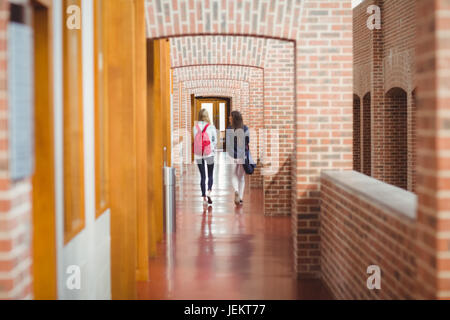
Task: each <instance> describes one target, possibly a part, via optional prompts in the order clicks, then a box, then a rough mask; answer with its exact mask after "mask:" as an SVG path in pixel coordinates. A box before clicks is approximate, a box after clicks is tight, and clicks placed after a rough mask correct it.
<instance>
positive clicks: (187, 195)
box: [138, 154, 330, 300]
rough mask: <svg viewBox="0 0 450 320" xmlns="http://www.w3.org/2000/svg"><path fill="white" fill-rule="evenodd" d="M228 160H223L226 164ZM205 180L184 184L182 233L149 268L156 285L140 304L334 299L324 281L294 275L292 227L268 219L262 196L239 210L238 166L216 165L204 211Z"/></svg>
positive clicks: (252, 196)
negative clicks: (233, 168) (210, 200)
mask: <svg viewBox="0 0 450 320" xmlns="http://www.w3.org/2000/svg"><path fill="white" fill-rule="evenodd" d="M223 157H224V154H219V156H218V158H220V160H223ZM199 179H200V174H199V173H198V169H197V167H196V166H195V165H193V166H191V167H190V168H189V169H188V172H186V173H185V174H184V175H183V178H182V179H181V181H179V187H178V193H177V221H176V223H177V232H176V235H175V236H174V237H173V238H172V239H171V240H169V241H171V242H172V244H169V245H167V241H165V242H164V243H161V244H160V245H159V248H158V256H157V257H156V258H154V259H151V260H150V281H148V282H139V283H138V297H139V299H156V300H158V299H176V300H180V299H183V300H184V299H189V300H191V299H192V300H198V299H205V300H210V299H225V300H229V299H232V300H253V299H255V300H259V299H261V300H263V299H271V300H278V299H283V300H290V299H329V298H330V295H329V294H328V291H327V290H326V289H325V288H324V287H323V286H322V285H321V282H320V281H317V280H298V279H297V278H296V276H295V274H294V272H293V262H292V259H293V258H292V237H291V220H290V218H289V217H265V216H264V215H263V210H262V206H263V198H262V190H254V189H252V190H250V189H249V188H248V184H247V187H246V191H245V196H244V201H245V202H244V205H243V206H242V207H236V206H235V204H234V202H233V197H234V192H233V188H232V186H231V166H230V165H227V164H222V163H219V164H216V168H215V173H214V187H213V201H214V203H213V205H212V206H210V207H207V208H205V207H204V206H203V204H202V198H201V191H200V186H199V181H200V180H199Z"/></svg>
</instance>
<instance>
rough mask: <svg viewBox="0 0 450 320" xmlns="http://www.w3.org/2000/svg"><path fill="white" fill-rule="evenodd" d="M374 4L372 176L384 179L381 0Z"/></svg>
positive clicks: (372, 37)
mask: <svg viewBox="0 0 450 320" xmlns="http://www.w3.org/2000/svg"><path fill="white" fill-rule="evenodd" d="M374 4H375V5H377V6H379V7H380V8H381V29H374V30H372V31H371V40H370V44H371V55H372V59H371V60H372V70H371V71H372V87H371V90H370V91H371V108H370V109H371V114H372V117H371V118H372V128H371V129H372V134H371V137H372V152H371V155H372V165H371V173H372V177H374V178H375V179H379V180H382V181H384V180H385V179H384V177H385V172H384V169H385V161H384V159H385V157H386V154H385V151H384V150H385V136H384V120H385V110H384V73H383V1H382V0H376V1H374Z"/></svg>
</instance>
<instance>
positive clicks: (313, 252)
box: [292, 0, 353, 277]
mask: <svg viewBox="0 0 450 320" xmlns="http://www.w3.org/2000/svg"><path fill="white" fill-rule="evenodd" d="M303 3H304V4H303V13H302V15H301V17H300V18H299V19H298V20H299V22H300V27H299V28H300V29H299V30H300V31H299V34H298V41H297V61H296V62H297V65H296V67H297V83H296V86H297V89H296V94H297V117H296V125H297V132H296V134H297V135H296V147H297V150H296V186H295V188H296V190H297V197H296V199H297V203H296V206H295V207H294V208H295V209H294V211H293V212H292V225H293V228H294V230H293V235H294V253H295V268H296V271H297V272H298V274H299V276H301V277H320V233H319V231H320V218H319V217H320V173H321V171H322V170H351V169H352V168H353V154H352V146H353V138H352V136H353V132H352V131H353V51H352V47H353V41H352V37H353V35H352V16H353V15H352V6H351V1H349V0H340V1H338V0H336V1H320V0H304V1H303Z"/></svg>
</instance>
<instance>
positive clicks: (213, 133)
mask: <svg viewBox="0 0 450 320" xmlns="http://www.w3.org/2000/svg"><path fill="white" fill-rule="evenodd" d="M207 124H208V123H207V122H205V121H198V122H196V123H195V124H194V128H193V129H192V130H193V133H194V140H195V136H196V135H197V125H198V126H199V128H200V131H203V129H205V126H206V125H207ZM206 133H207V134H208V137H209V140H210V141H211V154H209V155H205V156H199V155H196V154H194V159H205V158H209V157H214V156H215V155H216V146H217V129H216V127H215V126H214V125H213V124H210V125H209V127H208V128H207V129H206ZM192 152H194V150H192Z"/></svg>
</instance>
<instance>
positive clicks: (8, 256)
mask: <svg viewBox="0 0 450 320" xmlns="http://www.w3.org/2000/svg"><path fill="white" fill-rule="evenodd" d="M8 20H9V5H8V2H7V1H0V114H1V115H0V135H1V138H0V140H1V141H0V145H1V147H0V299H30V298H32V278H31V276H32V269H31V268H32V260H31V181H30V180H29V179H24V180H22V181H11V179H10V178H9V163H8V114H9V105H8V83H7V70H8V61H7V50H8V42H7V26H8Z"/></svg>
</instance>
